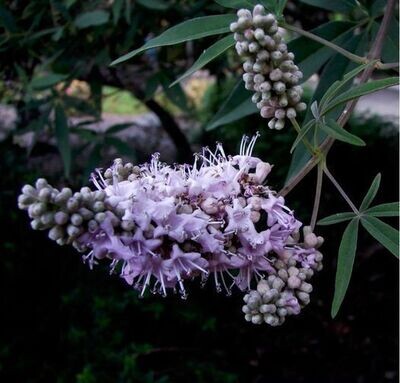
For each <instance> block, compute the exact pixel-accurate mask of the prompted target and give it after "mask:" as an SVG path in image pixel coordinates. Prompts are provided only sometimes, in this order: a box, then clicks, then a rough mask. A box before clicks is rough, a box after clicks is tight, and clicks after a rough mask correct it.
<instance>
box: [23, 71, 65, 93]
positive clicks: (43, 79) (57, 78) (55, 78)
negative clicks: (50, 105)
mask: <svg viewBox="0 0 400 383" xmlns="http://www.w3.org/2000/svg"><path fill="white" fill-rule="evenodd" d="M67 78H68V75H65V74H56V73H49V74H48V75H45V76H40V77H34V78H33V79H32V81H31V83H30V85H31V87H32V89H34V90H45V89H48V88H51V87H53V86H54V85H57V84H58V83H60V82H62V81H64V80H66V79H67Z"/></svg>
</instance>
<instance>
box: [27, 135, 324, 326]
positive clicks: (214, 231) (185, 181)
mask: <svg viewBox="0 0 400 383" xmlns="http://www.w3.org/2000/svg"><path fill="white" fill-rule="evenodd" d="M257 137H258V135H257V136H255V137H253V138H252V139H251V140H249V139H248V138H247V137H244V138H243V140H242V143H241V148H240V153H239V155H235V156H227V155H226V154H225V152H224V149H223V147H222V145H221V144H217V147H216V150H215V151H211V150H210V149H208V148H204V149H203V151H202V153H199V154H197V155H196V156H195V160H194V164H193V165H187V164H184V165H174V166H168V165H166V164H164V163H162V162H160V159H159V155H158V154H154V155H153V157H152V159H151V161H150V162H149V163H146V164H143V165H141V166H133V165H132V164H130V163H128V164H123V163H122V161H121V160H115V162H114V164H113V166H112V167H111V168H109V169H107V170H105V171H104V172H102V171H100V170H97V171H96V173H95V174H93V175H92V181H93V183H94V185H95V186H96V188H97V189H98V190H95V191H92V190H90V189H89V188H82V189H81V190H80V192H78V193H75V194H73V193H72V191H71V190H70V189H68V188H64V189H62V190H61V191H59V190H57V189H55V188H53V187H52V186H50V185H48V183H47V182H46V181H45V180H43V179H39V180H38V181H37V183H36V187H33V186H30V185H26V186H24V188H23V189H22V195H21V196H20V197H19V207H20V208H21V209H25V210H28V214H29V216H30V217H31V218H32V227H33V228H34V229H39V230H43V229H49V230H50V231H49V237H50V238H51V239H53V240H56V241H57V243H58V244H60V245H63V244H72V245H73V246H74V247H75V248H77V249H78V250H79V251H81V252H84V254H85V255H84V256H83V259H84V260H85V261H86V262H88V263H89V265H90V266H93V265H94V264H96V263H97V262H98V260H100V259H109V260H110V261H111V269H112V270H113V271H115V272H118V273H119V275H120V276H121V277H122V278H123V279H124V280H125V281H126V282H127V283H128V284H130V285H132V286H133V287H134V288H135V289H137V290H138V291H139V292H140V295H143V294H144V293H145V291H146V290H148V289H149V290H151V291H152V292H154V293H160V294H162V295H164V296H165V295H166V294H167V291H168V289H172V290H174V291H179V292H180V294H181V296H182V297H183V298H185V297H186V296H187V292H186V286H185V280H188V279H192V278H194V277H200V279H201V280H202V283H205V282H206V280H207V279H212V281H213V283H214V284H215V287H216V289H217V291H222V290H224V291H225V292H226V293H227V294H228V295H229V294H230V293H231V289H232V287H234V286H237V287H238V288H239V289H240V290H245V291H250V290H251V288H252V286H254V283H256V282H258V281H259V285H258V290H257V291H258V292H254V291H250V293H249V295H246V298H245V299H246V302H247V306H245V307H247V308H246V309H244V311H245V313H246V319H248V320H251V321H253V322H254V323H259V322H260V318H264V320H265V321H266V322H267V323H269V324H273V325H275V324H279V323H282V318H284V316H285V315H287V314H293V313H297V312H298V311H299V309H298V307H300V306H301V305H303V304H304V303H307V300H308V295H307V294H308V293H309V292H310V291H311V289H310V287H309V286H311V285H309V284H308V283H306V282H305V280H306V279H307V280H308V279H309V278H310V277H311V275H312V271H313V270H318V269H319V268H320V267H321V258H322V256H321V254H320V253H319V252H318V251H317V250H316V249H317V247H318V246H319V245H320V244H321V243H322V239H321V238H320V237H316V236H315V235H314V234H312V233H310V232H305V235H304V240H303V242H299V239H300V236H299V229H300V228H301V222H299V221H298V220H297V219H296V218H295V217H294V215H293V211H291V210H290V209H289V208H288V207H287V206H286V205H285V201H284V199H283V197H280V196H278V195H277V194H276V192H274V191H273V190H271V189H270V188H269V187H268V186H266V185H265V184H264V183H265V180H266V178H267V176H268V174H269V173H270V171H271V165H270V164H268V163H266V162H263V161H262V160H260V159H259V158H256V157H253V156H252V151H253V147H254V145H255V143H256V140H257ZM260 286H263V287H262V288H261V287H260ZM260 289H261V290H263V291H264V290H268V291H266V293H265V294H264V293H262V294H261V292H260ZM255 294H259V295H257V296H256V295H255ZM260 294H261V295H260ZM267 295H268V298H266V296H267ZM306 295H307V296H306ZM265 305H267V306H268V307H266V306H265ZM272 306H273V307H275V309H273V308H272ZM265 310H266V311H265ZM284 310H286V311H284ZM264 312H265V313H269V314H271V315H265V313H264ZM260 313H264V314H262V315H261V314H260ZM260 315H261V316H260ZM271 318H272V319H271Z"/></svg>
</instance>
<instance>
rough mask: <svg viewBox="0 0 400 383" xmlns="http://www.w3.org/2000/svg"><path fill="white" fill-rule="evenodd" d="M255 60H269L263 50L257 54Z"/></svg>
mask: <svg viewBox="0 0 400 383" xmlns="http://www.w3.org/2000/svg"><path fill="white" fill-rule="evenodd" d="M257 60H260V61H268V60H269V52H268V51H266V50H265V49H263V50H261V51H259V52H258V53H257Z"/></svg>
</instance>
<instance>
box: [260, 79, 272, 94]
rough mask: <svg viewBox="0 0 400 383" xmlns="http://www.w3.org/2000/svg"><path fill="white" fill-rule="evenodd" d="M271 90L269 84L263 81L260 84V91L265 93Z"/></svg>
mask: <svg viewBox="0 0 400 383" xmlns="http://www.w3.org/2000/svg"><path fill="white" fill-rule="evenodd" d="M270 90H271V83H270V82H269V81H264V82H262V83H261V84H260V91H261V92H263V93H265V92H269V91H270Z"/></svg>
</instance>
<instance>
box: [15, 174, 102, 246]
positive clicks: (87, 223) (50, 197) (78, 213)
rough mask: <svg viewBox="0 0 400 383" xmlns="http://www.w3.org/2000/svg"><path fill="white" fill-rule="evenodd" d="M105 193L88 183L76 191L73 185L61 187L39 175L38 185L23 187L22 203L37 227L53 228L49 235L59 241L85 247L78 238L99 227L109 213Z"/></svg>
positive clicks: (21, 205) (40, 228) (32, 222)
mask: <svg viewBox="0 0 400 383" xmlns="http://www.w3.org/2000/svg"><path fill="white" fill-rule="evenodd" d="M105 197H106V195H105V193H104V192H103V191H100V190H96V191H92V190H90V189H89V188H88V187H83V188H82V189H81V190H80V191H79V192H76V193H73V192H72V190H71V189H70V188H63V189H61V190H58V189H56V188H54V187H52V186H51V185H49V184H48V182H47V181H46V180H45V179H44V178H39V179H38V180H37V181H36V184H35V186H32V185H25V186H24V187H23V188H22V194H21V195H20V196H19V197H18V207H19V208H20V209H23V210H27V211H28V215H29V217H30V218H31V219H32V221H31V227H32V228H33V229H34V230H49V234H48V235H49V238H50V239H52V240H53V241H56V242H57V244H59V245H65V244H72V245H73V246H74V247H76V248H77V249H80V250H81V249H82V248H81V244H80V243H79V242H77V241H76V239H77V238H78V237H79V236H80V235H82V234H83V233H84V232H85V231H87V230H96V229H97V228H98V227H99V225H100V224H101V223H102V222H103V221H104V219H105V217H106V215H105V210H106V208H105V205H104V199H105Z"/></svg>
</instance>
